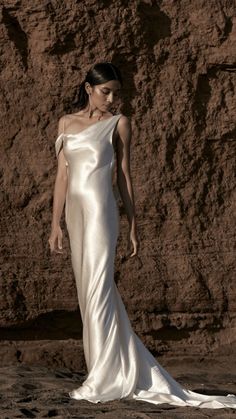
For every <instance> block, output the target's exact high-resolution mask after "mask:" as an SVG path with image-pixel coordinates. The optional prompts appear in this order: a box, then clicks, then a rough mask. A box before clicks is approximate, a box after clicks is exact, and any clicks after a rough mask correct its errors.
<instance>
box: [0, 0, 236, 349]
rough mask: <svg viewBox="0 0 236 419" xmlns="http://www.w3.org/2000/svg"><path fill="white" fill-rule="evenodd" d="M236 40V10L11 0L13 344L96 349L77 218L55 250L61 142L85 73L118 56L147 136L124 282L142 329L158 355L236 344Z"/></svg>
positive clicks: (3, 42)
mask: <svg viewBox="0 0 236 419" xmlns="http://www.w3.org/2000/svg"><path fill="white" fill-rule="evenodd" d="M235 41H236V2H235V0H233V1H228V0H222V1H219V0H209V1H208V2H206V1H204V0H198V1H197V2H196V0H183V1H174V0H157V1H153V0H143V1H142V0H134V1H132V2H128V1H125V0H117V1H112V2H109V1H107V0H100V1H94V0H88V1H86V2H82V1H81V2H78V1H76V0H68V1H66V2H60V1H58V0H42V1H40V2H30V1H28V0H3V2H2V3H1V6H0V46H1V56H0V83H1V86H0V87H1V88H0V112H1V121H0V132H1V164H0V182H1V192H0V193H1V255H0V257H1V260H0V262H1V275H2V278H1V282H0V288H1V289H0V308H1V312H0V326H1V328H2V329H1V333H2V339H11V340H13V341H14V340H17V339H18V337H19V336H20V339H22V340H34V339H36V340H37V339H50V337H49V336H51V337H52V339H54V338H55V339H56V338H58V339H63V338H65V339H66V338H76V339H81V319H80V316H79V311H78V300H77V295H76V289H75V284H74V278H73V273H72V268H71V262H70V251H69V242H68V235H67V232H66V229H65V223H64V219H63V220H62V227H63V231H64V254H63V255H60V256H58V255H57V256H54V257H52V256H50V254H49V248H48V243H47V240H48V237H49V234H50V223H51V212H52V194H53V185H54V179H55V174H56V163H57V162H56V157H55V150H54V143H55V140H56V137H57V123H58V119H59V117H60V116H62V115H63V114H65V113H67V112H74V111H76V101H77V95H78V85H79V83H80V82H81V81H82V79H83V77H84V76H85V74H86V71H87V70H88V68H89V67H90V66H91V65H92V64H93V63H94V62H95V61H101V60H107V61H113V62H114V63H115V64H116V65H118V66H119V67H120V69H121V71H122V72H123V76H124V90H123V103H122V104H120V105H119V106H120V109H121V111H122V112H123V113H124V114H126V115H128V116H129V117H130V118H131V121H132V126H133V140H132V163H131V164H132V176H133V184H134V191H135V197H136V210H137V222H138V228H139V236H140V239H141V248H140V254H139V257H137V258H135V259H130V260H129V259H127V257H126V237H127V231H128V230H127V228H128V225H127V221H126V216H125V213H124V208H123V206H122V202H121V201H120V200H119V201H118V203H119V208H120V214H121V221H120V225H121V229H120V231H121V233H120V237H119V242H118V247H117V259H116V276H115V280H116V282H117V285H118V288H119V290H120V293H121V295H122V298H123V300H124V302H125V304H126V307H127V310H128V313H129V316H130V319H131V321H132V324H133V327H134V329H135V330H136V331H137V333H138V334H139V336H140V337H141V338H142V339H143V341H144V342H145V343H146V344H147V345H148V347H149V348H150V349H151V350H152V351H153V352H154V353H159V354H161V353H166V352H168V351H172V350H175V351H176V353H184V352H185V351H187V352H191V353H192V354H196V353H202V352H203V353H207V352H215V353H218V352H220V351H221V348H222V345H225V344H227V345H231V344H233V343H234V342H235V327H236V313H235V312H236V291H235V290H236V288H235V270H236V258H235V252H236V222H235V221H236V215H235V214H236V189H235V184H236V180H235V173H236V159H235V156H236V127H235V115H236V101H235V86H236V54H235ZM42 322H43V323H42ZM42 324H43V325H44V326H42ZM50 333H51V335H50Z"/></svg>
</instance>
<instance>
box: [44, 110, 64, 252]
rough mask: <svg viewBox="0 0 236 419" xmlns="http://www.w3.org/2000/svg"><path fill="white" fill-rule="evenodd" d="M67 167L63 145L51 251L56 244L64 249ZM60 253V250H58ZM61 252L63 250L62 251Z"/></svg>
mask: <svg viewBox="0 0 236 419" xmlns="http://www.w3.org/2000/svg"><path fill="white" fill-rule="evenodd" d="M63 123H64V120H63V117H62V118H61V119H60V120H59V125H58V135H60V134H61V133H62V132H63ZM67 182H68V178H67V167H66V160H65V156H64V153H63V147H62V148H61V150H60V151H59V154H58V166H57V174H56V179H55V185H54V192H53V213H52V223H51V235H50V237H49V240H48V241H49V244H50V249H51V252H53V251H56V246H58V248H59V249H62V231H61V228H60V219H61V215H62V211H63V208H64V204H65V199H66V191H67ZM57 253H58V250H57ZM60 253H61V252H60Z"/></svg>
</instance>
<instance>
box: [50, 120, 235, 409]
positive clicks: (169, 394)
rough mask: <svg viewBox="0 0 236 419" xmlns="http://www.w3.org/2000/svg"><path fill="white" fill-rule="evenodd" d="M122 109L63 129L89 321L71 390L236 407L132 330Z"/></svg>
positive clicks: (88, 395) (73, 241)
mask: <svg viewBox="0 0 236 419" xmlns="http://www.w3.org/2000/svg"><path fill="white" fill-rule="evenodd" d="M120 117H121V114H117V115H114V116H112V117H109V118H108V119H105V120H100V121H98V122H96V123H94V124H93V125H90V126H89V127H88V128H86V129H84V130H82V131H81V132H79V133H77V134H65V133H62V134H60V135H59V136H58V138H57V139H56V143H55V149H56V155H57V156H58V154H59V151H60V149H61V147H63V151H64V155H65V159H66V161H67V174H68V188H67V195H66V203H65V220H66V225H67V230H68V234H69V240H70V248H71V261H72V267H73V271H74V276H75V280H76V287H77V293H78V300H79V307H80V311H81V317H82V321H83V345H84V354H85V360H86V364H87V370H88V374H87V377H86V379H85V381H84V382H83V384H82V385H81V386H80V387H79V388H77V389H75V390H73V391H72V392H71V393H70V397H71V398H74V399H76V400H81V399H85V400H88V401H90V402H92V403H98V402H106V401H109V400H114V399H121V398H127V399H136V400H142V401H146V402H150V403H154V404H161V403H168V404H170V405H175V406H195V407H196V406H198V407H202V408H213V409H218V408H223V407H231V408H236V397H235V396H234V395H228V396H207V395H202V394H198V393H194V392H192V391H189V390H186V389H184V388H182V387H181V386H180V385H179V384H178V383H177V382H176V381H175V380H174V379H173V378H172V377H171V376H170V374H169V373H168V372H167V371H166V370H165V369H164V368H163V367H161V365H160V364H159V363H158V362H157V361H156V359H155V358H154V357H153V356H152V354H151V353H150V352H149V351H148V350H147V348H146V347H145V346H144V345H143V343H142V341H141V340H140V339H139V338H138V336H137V335H136V334H135V332H134V331H133V330H132V327H131V324H130V321H129V318H128V316H127V312H126V310H125V307H124V305H123V302H122V300H121V297H120V294H119V291H118V289H117V287H116V284H115V282H114V259H115V250H116V243H117V238H118V233H119V214H118V207H117V202H116V199H115V196H114V193H113V187H112V174H113V167H114V162H115V158H114V149H113V145H112V136H113V132H114V129H115V127H116V125H117V122H118V120H119V118H120Z"/></svg>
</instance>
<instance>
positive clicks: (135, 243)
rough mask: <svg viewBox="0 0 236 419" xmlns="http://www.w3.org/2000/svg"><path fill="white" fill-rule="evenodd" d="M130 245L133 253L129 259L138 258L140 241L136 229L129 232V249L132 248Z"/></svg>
mask: <svg viewBox="0 0 236 419" xmlns="http://www.w3.org/2000/svg"><path fill="white" fill-rule="evenodd" d="M130 243H132V246H133V252H132V253H131V254H130V255H129V257H133V256H136V255H137V254H138V250H139V239H138V237H137V233H136V230H134V229H131V230H130V232H129V237H128V249H129V247H130Z"/></svg>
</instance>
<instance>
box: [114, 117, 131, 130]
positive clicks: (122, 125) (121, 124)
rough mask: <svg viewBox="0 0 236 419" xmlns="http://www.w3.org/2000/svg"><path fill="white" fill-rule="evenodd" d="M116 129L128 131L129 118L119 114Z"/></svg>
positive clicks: (129, 126) (129, 125)
mask: <svg viewBox="0 0 236 419" xmlns="http://www.w3.org/2000/svg"><path fill="white" fill-rule="evenodd" d="M117 129H118V131H119V132H124V131H126V132H127V131H128V132H129V131H130V130H131V121H130V118H129V117H128V116H126V115H124V114H121V117H120V118H119V121H118V124H117Z"/></svg>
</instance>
